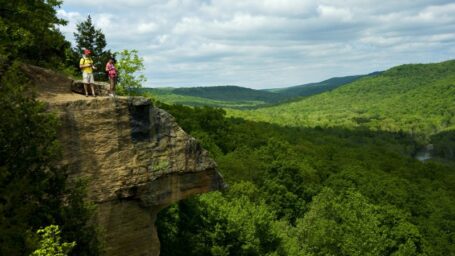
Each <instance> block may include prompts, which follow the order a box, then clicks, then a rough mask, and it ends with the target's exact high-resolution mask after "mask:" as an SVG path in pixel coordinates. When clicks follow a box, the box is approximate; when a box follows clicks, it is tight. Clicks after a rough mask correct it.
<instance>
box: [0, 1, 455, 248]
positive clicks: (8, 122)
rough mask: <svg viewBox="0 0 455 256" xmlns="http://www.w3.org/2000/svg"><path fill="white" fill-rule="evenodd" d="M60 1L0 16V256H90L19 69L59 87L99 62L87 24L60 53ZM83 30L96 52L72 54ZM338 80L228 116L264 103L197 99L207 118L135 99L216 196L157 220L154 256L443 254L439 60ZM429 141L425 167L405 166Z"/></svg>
mask: <svg viewBox="0 0 455 256" xmlns="http://www.w3.org/2000/svg"><path fill="white" fill-rule="evenodd" d="M61 3H62V2H61V1H56V0H54V1H43V0H38V1H26V0H16V1H3V2H2V6H1V7H0V14H1V15H0V108H1V109H2V111H0V118H1V120H2V121H1V122H0V255H78V256H83V255H102V246H103V244H102V241H99V240H98V232H99V230H98V227H97V226H96V224H94V223H93V222H92V221H91V219H92V217H93V214H94V213H95V211H96V207H95V206H94V205H93V204H91V203H90V202H87V201H86V200H85V199H84V198H85V183H84V181H82V180H81V181H76V182H73V183H71V184H69V183H67V172H66V170H65V168H62V167H61V166H58V165H57V164H56V163H57V162H58V161H59V160H60V159H61V152H60V143H61V142H59V141H58V140H57V131H58V128H59V121H58V119H57V117H56V116H55V115H53V114H51V113H49V112H47V111H46V106H45V105H44V104H43V103H42V102H40V101H38V100H37V99H36V98H35V97H34V95H33V93H32V92H30V91H29V90H28V89H27V88H28V86H29V84H30V83H29V81H28V80H27V78H26V77H25V76H24V74H22V72H21V68H20V67H21V65H23V64H24V63H27V64H34V65H39V66H42V67H46V68H51V69H54V70H56V71H58V72H62V73H65V74H74V72H75V70H76V69H75V68H76V67H75V64H74V63H77V60H78V58H79V52H80V49H81V48H82V47H83V46H84V45H86V44H92V43H93V44H95V43H96V45H98V46H99V47H100V48H99V49H97V50H96V54H97V56H98V57H99V58H100V59H103V58H106V57H107V56H108V55H109V54H110V51H109V50H106V49H104V48H105V46H106V42H105V38H104V35H103V34H102V32H101V31H100V30H96V29H95V28H94V27H93V24H92V23H91V18H90V16H89V17H88V18H87V20H86V21H85V22H83V23H81V24H79V26H78V31H76V34H77V36H76V37H77V38H76V41H78V45H77V46H76V47H72V46H71V43H69V42H68V41H66V40H65V38H64V36H63V35H62V33H61V32H60V31H59V30H58V26H61V25H65V24H66V22H65V21H64V20H61V19H59V18H57V15H56V8H58V7H59V6H60V5H61ZM88 30H90V31H91V32H92V33H91V34H96V35H97V36H96V41H97V42H88V41H87V40H84V39H86V35H87V33H88ZM101 63H102V62H101V61H100V63H99V65H101ZM354 80H355V81H354ZM354 80H352V81H349V83H343V84H341V85H340V86H336V87H337V88H331V89H328V90H324V91H318V92H317V94H315V95H312V96H308V95H307V96H305V97H304V98H299V99H295V100H293V101H292V102H287V103H283V104H278V105H274V106H270V107H264V108H257V109H254V110H239V109H233V108H231V107H238V106H239V104H240V105H241V107H242V108H243V107H252V106H257V105H258V104H264V103H270V102H272V100H270V99H269V98H264V97H265V96H263V98H261V97H262V96H261V97H256V96H257V95H256V94H255V92H251V91H249V93H251V94H249V95H244V96H245V97H244V98H241V100H242V102H240V103H239V102H237V103H236V102H231V103H228V104H226V102H229V101H228V98H219V97H218V98H217V97H215V96H213V95H212V96H210V97H211V98H210V100H211V102H210V104H209V105H212V106H224V107H226V109H221V108H213V107H208V106H202V105H206V104H207V98H204V97H209V96H208V94H205V95H204V97H198V96H197V95H191V96H189V94H190V93H188V92H181V94H184V95H180V96H182V97H193V98H192V99H193V100H194V99H195V100H198V101H199V102H198V105H201V106H196V107H189V106H183V105H181V104H166V103H163V102H160V94H159V93H158V92H156V91H153V90H151V91H149V90H147V91H146V92H143V96H145V97H149V98H151V99H152V101H153V103H154V105H156V106H158V107H160V108H163V109H165V110H167V111H168V112H170V113H171V114H172V115H173V116H174V117H175V119H176V121H177V122H178V124H179V125H180V126H181V127H182V128H183V129H184V130H185V131H186V132H188V133H189V134H190V135H192V136H193V137H195V138H196V139H198V141H199V142H200V143H201V144H202V146H203V147H204V148H205V149H207V150H208V151H209V153H210V155H211V157H213V158H214V159H215V161H216V162H217V164H218V167H219V170H220V172H221V173H222V175H223V176H224V179H225V181H226V183H227V184H228V188H227V189H226V190H224V191H217V192H211V193H207V194H203V195H200V196H196V197H193V198H190V199H187V200H184V201H181V202H179V203H177V204H174V205H171V206H169V207H167V208H166V209H164V210H162V211H161V212H160V213H159V216H158V219H157V220H156V226H157V228H158V235H159V238H160V242H161V255H164V256H169V255H175V256H177V255H182V256H183V255H185V256H191V255H195V256H196V255H198V256H199V255H216V256H227V255H258V256H259V255H270V256H278V255H280V256H281V255H283V256H284V255H289V256H297V255H314V256H316V255H359V256H363V255H394V256H405V255H409V256H411V255H426V256H433V255H441V256H446V255H455V132H454V131H455V130H454V128H455V104H454V102H455V61H453V60H451V61H446V62H442V63H435V64H413V65H403V66H398V67H394V68H391V69H390V70H387V71H385V72H383V73H380V74H374V75H372V76H366V77H361V78H359V79H357V77H356V79H354ZM166 93H167V92H163V93H162V95H166ZM205 93H207V92H205ZM253 94H254V95H253ZM255 95H256V96H255ZM261 95H269V96H270V93H265V94H261ZM300 96H301V95H300ZM172 97H175V96H172ZM231 97H238V95H237V94H235V96H231ZM267 97H268V96H267ZM181 99H184V98H181ZM175 102H176V101H175ZM181 103H182V104H183V103H185V102H181ZM217 104H225V105H217ZM229 104H231V106H230V105H229ZM242 104H243V105H242ZM232 105H234V106H232ZM430 143H431V144H432V145H433V147H434V149H433V150H432V151H431V158H430V159H429V160H426V161H419V160H417V159H416V155H417V154H418V153H419V152H420V151H421V150H422V149H423V148H425V146H427V145H428V144H430ZM45 239H48V240H46V241H47V242H49V243H48V245H49V244H50V245H49V246H50V247H48V248H41V246H42V244H43V243H42V241H43V240H45ZM43 251H47V252H50V251H53V253H48V254H40V253H41V252H43Z"/></svg>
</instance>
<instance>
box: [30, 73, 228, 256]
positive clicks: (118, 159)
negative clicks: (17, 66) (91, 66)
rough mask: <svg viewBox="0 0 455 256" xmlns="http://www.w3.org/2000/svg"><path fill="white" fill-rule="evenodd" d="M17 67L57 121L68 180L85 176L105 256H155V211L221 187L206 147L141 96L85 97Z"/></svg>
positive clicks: (54, 78) (60, 81) (58, 79)
mask: <svg viewBox="0 0 455 256" xmlns="http://www.w3.org/2000/svg"><path fill="white" fill-rule="evenodd" d="M24 70H25V71H26V73H28V74H30V77H31V78H32V80H33V81H34V84H35V87H36V89H37V92H38V96H39V98H40V99H41V100H43V101H45V102H47V103H48V106H49V111H52V112H55V113H56V114H57V115H58V117H59V118H60V120H61V127H60V130H59V131H60V132H59V137H60V141H61V143H62V146H63V155H64V157H63V161H62V165H64V166H67V168H68V170H69V174H70V180H72V179H80V178H82V179H85V180H87V181H88V184H89V185H88V197H89V199H90V200H91V201H93V202H95V203H96V204H97V221H98V223H99V224H100V226H101V228H102V229H103V234H104V237H103V238H102V239H103V240H104V241H105V246H106V254H107V255H132V256H134V255H159V240H158V236H157V233H156V229H155V224H154V222H155V219H156V216H157V213H158V212H159V211H160V210H161V209H163V208H165V207H166V206H168V205H169V204H172V203H174V202H177V201H179V200H182V199H184V198H187V197H189V196H191V195H195V194H200V193H205V192H208V191H212V190H217V189H221V188H223V187H224V183H223V179H222V177H221V175H220V174H219V173H218V171H217V166H216V163H215V162H214V161H213V160H212V159H211V158H210V157H209V156H208V153H207V151H205V150H204V149H202V148H201V146H200V144H199V143H198V142H197V141H196V140H195V139H194V138H192V137H190V136H189V135H187V134H186V133H185V132H184V131H183V130H182V129H181V128H180V127H179V126H178V125H177V123H176V122H175V121H174V118H173V117H172V116H171V115H169V114H168V113H167V112H165V111H163V110H161V109H159V108H156V107H154V106H153V104H152V103H151V102H150V101H148V100H147V99H145V98H140V97H135V98H127V97H117V98H108V97H98V98H93V97H88V98H86V97H84V96H82V95H79V94H76V93H73V92H71V91H70V88H71V84H72V83H71V80H69V79H67V78H65V77H64V76H59V75H57V74H54V73H52V72H50V71H47V70H43V69H40V68H37V67H31V66H28V67H24Z"/></svg>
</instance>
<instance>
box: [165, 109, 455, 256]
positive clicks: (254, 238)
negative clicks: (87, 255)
mask: <svg viewBox="0 0 455 256" xmlns="http://www.w3.org/2000/svg"><path fill="white" fill-rule="evenodd" d="M161 107H163V108H166V109H167V110H168V111H169V112H171V113H172V114H173V115H174V116H175V117H176V119H177V121H178V123H179V124H180V125H182V127H183V128H184V129H185V130H186V131H187V132H190V133H191V134H192V135H194V136H196V137H197V138H198V139H199V140H202V144H203V145H209V150H211V153H212V156H213V157H214V158H215V160H216V162H217V163H218V166H219V168H220V171H221V172H222V174H223V176H224V177H225V180H226V181H227V182H228V184H229V186H230V187H229V189H227V190H226V191H224V192H222V193H220V192H215V193H211V194H206V195H203V196H200V197H197V198H193V199H191V200H188V201H183V202H180V203H179V204H178V205H174V206H172V207H170V208H168V209H166V210H164V211H163V212H161V213H160V214H159V216H158V220H157V226H158V230H159V231H158V233H159V235H160V239H161V242H162V244H161V245H162V255H245V254H248V255H293V256H294V255H452V254H454V253H455V247H454V246H453V237H454V235H455V190H454V188H455V174H454V172H453V167H451V166H452V165H450V162H448V164H442V163H440V162H435V161H429V162H425V163H422V162H419V161H417V160H415V159H413V154H414V152H415V150H416V147H417V145H418V143H417V142H416V141H415V139H414V138H413V137H412V136H411V135H409V134H406V133H403V132H381V131H372V130H369V129H361V128H358V129H342V128H322V127H315V128H302V127H294V128H293V127H282V126H277V125H273V124H269V123H258V122H252V121H246V120H243V119H239V118H223V116H224V112H222V111H221V110H219V109H210V108H207V107H205V108H190V107H184V106H176V105H174V106H168V105H162V106H161ZM217 126H219V127H218V128H217ZM201 135H202V136H201ZM441 140H443V138H441ZM208 142H209V143H208ZM441 143H443V142H442V141H441ZM214 149H215V150H214ZM248 216H249V217H248ZM245 219H247V221H249V222H246V221H245Z"/></svg>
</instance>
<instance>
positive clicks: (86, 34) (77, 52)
mask: <svg viewBox="0 0 455 256" xmlns="http://www.w3.org/2000/svg"><path fill="white" fill-rule="evenodd" d="M76 28H77V32H75V33H74V39H75V40H76V48H75V49H74V53H70V54H72V55H71V56H73V58H74V64H75V65H77V68H78V69H79V60H80V58H81V56H82V52H83V49H89V50H90V51H92V54H91V57H92V59H93V62H94V64H95V67H96V70H95V71H94V73H95V75H96V76H95V78H96V79H97V80H106V79H107V77H106V75H105V65H106V63H107V61H108V60H109V58H110V57H111V55H112V54H111V52H110V51H109V50H108V51H106V50H105V48H106V45H107V43H106V36H105V35H104V34H103V32H102V31H101V29H96V28H95V26H94V25H93V23H92V18H91V17H90V15H89V16H88V17H87V20H85V21H82V22H80V23H79V24H77V26H76Z"/></svg>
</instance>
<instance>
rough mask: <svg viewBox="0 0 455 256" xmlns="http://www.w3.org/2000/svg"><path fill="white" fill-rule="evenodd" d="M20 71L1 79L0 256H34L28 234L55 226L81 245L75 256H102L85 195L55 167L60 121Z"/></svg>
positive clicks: (30, 238) (65, 236) (12, 70)
mask: <svg viewBox="0 0 455 256" xmlns="http://www.w3.org/2000/svg"><path fill="white" fill-rule="evenodd" d="M18 66H19V64H16V63H15V64H13V65H12V66H11V67H10V68H9V70H8V71H7V72H6V73H5V74H4V75H3V76H2V78H1V79H0V109H2V111H0V120H2V121H1V122H0V156H1V157H0V230H1V232H0V255H25V254H29V253H30V252H31V251H32V250H33V249H35V248H34V244H33V243H32V242H33V239H34V235H33V234H30V232H29V231H30V230H36V229H38V228H40V227H42V226H46V225H50V224H58V225H60V226H61V227H62V230H63V237H64V239H66V240H70V241H77V243H78V245H77V246H76V247H75V250H74V253H75V254H76V255H97V254H98V252H99V248H98V246H99V245H98V244H97V240H96V232H95V227H94V226H93V225H92V224H90V223H89V222H88V220H89V219H90V218H91V216H92V215H91V212H90V210H89V209H88V208H87V206H86V205H84V201H83V198H84V195H85V193H84V191H83V190H82V189H81V187H80V186H79V185H78V184H74V185H73V186H74V187H69V186H67V184H66V177H67V175H66V172H65V169H63V168H58V167H57V165H56V163H57V161H59V159H60V157H61V154H60V147H59V145H58V142H57V127H58V120H57V118H56V117H55V116H54V115H52V114H50V113H49V112H48V111H47V109H46V106H45V105H44V104H43V103H41V102H39V101H37V100H36V99H34V98H33V97H30V95H29V94H30V93H29V92H27V90H26V87H25V85H24V84H26V82H27V81H26V80H25V78H24V77H25V75H24V74H22V73H21V72H20V70H19V68H18ZM62 199H65V200H62ZM86 239H90V240H91V241H87V240H86ZM80 241H82V242H80Z"/></svg>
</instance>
